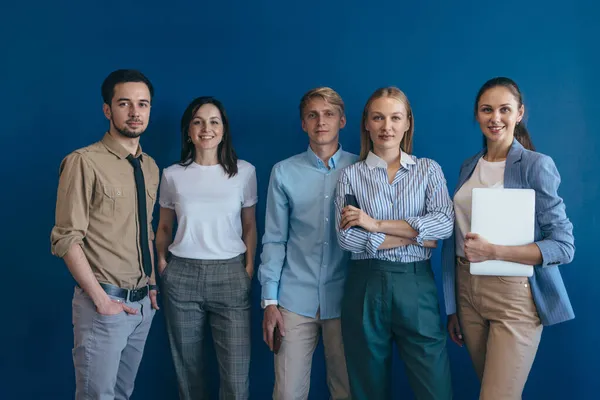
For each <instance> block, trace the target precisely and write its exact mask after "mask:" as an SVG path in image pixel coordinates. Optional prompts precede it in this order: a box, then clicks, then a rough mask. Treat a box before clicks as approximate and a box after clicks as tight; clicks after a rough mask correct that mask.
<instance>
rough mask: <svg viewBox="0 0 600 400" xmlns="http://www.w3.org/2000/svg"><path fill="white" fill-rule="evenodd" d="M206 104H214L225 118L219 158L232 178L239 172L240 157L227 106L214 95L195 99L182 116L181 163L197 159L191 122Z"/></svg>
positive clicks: (218, 152)
mask: <svg viewBox="0 0 600 400" xmlns="http://www.w3.org/2000/svg"><path fill="white" fill-rule="evenodd" d="M205 104H212V105H214V106H215V107H217V108H218V109H219V112H220V113H221V119H222V120H223V138H222V139H221V143H219V146H218V147H217V159H218V160H219V164H220V165H221V167H223V169H224V170H225V173H227V175H229V177H230V178H231V177H232V176H234V175H236V174H237V173H238V167H237V160H238V158H237V155H236V154H235V150H233V144H232V141H231V132H230V129H229V118H227V114H226V113H225V107H224V106H223V103H221V102H220V101H219V100H217V99H215V98H214V97H210V96H202V97H198V98H197V99H194V100H193V101H192V102H191V103H190V105H188V106H187V108H186V109H185V111H184V112H183V116H182V117H181V159H180V160H179V165H182V166H184V167H187V166H188V165H190V164H192V163H193V162H194V160H195V159H196V147H195V146H194V143H192V142H191V141H190V140H189V131H190V123H191V122H192V119H194V115H196V112H197V111H198V109H199V108H200V107H202V106H203V105H205Z"/></svg>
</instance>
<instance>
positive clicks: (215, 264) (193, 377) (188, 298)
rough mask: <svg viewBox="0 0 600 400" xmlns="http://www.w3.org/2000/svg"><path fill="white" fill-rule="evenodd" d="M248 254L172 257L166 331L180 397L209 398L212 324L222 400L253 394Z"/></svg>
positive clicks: (166, 283)
mask: <svg viewBox="0 0 600 400" xmlns="http://www.w3.org/2000/svg"><path fill="white" fill-rule="evenodd" d="M244 260H245V257H244V255H239V256H237V257H235V258H232V259H229V260H195V259H187V258H180V257H176V256H171V257H170V259H169V263H168V264H167V267H166V268H165V270H164V271H163V274H162V276H161V278H162V286H163V305H164V309H165V316H166V321H167V333H168V335H169V343H170V346H171V354H172V356H173V363H174V365H175V373H176V375H177V382H178V386H179V397H180V399H182V400H198V399H208V393H207V388H206V386H207V385H206V380H207V377H208V374H207V373H206V372H205V361H204V354H203V349H204V336H205V335H204V333H205V329H206V328H207V327H208V326H210V329H211V330H212V338H213V343H214V346H215V350H216V355H217V362H218V364H219V375H220V389H219V398H220V399H221V400H229V399H231V400H242V399H244V400H245V399H247V398H248V396H249V379H248V372H249V369H250V287H251V281H250V277H249V276H248V274H247V273H246V269H245V261H244Z"/></svg>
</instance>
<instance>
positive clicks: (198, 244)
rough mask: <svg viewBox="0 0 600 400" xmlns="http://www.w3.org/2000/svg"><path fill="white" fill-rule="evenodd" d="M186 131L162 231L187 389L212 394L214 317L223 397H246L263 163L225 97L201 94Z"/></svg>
mask: <svg viewBox="0 0 600 400" xmlns="http://www.w3.org/2000/svg"><path fill="white" fill-rule="evenodd" d="M181 134H182V137H181V138H182V150H181V160H180V161H179V163H178V164H175V165H172V166H170V167H168V168H166V169H165V170H164V172H163V177H162V182H161V188H160V206H161V208H160V222H159V224H158V230H157V234H156V248H157V253H158V271H159V275H160V276H161V278H162V279H161V280H162V284H163V286H162V289H163V301H164V307H165V316H166V320H167V331H168V334H169V341H170V344H171V353H172V355H173V362H174V365H175V372H176V374H177V381H178V384H179V395H180V398H181V399H182V400H183V399H185V400H187V399H204V398H207V397H206V376H207V374H206V373H205V372H204V360H203V349H204V346H203V339H204V330H205V328H206V325H207V324H209V325H210V327H211V330H212V336H213V341H214V345H215V350H216V355H217V359H218V363H219V373H220V382H221V384H220V393H219V398H220V399H247V398H248V387H249V385H248V371H249V366H250V298H249V293H250V285H251V280H252V274H253V271H254V252H255V250H256V217H255V204H256V202H257V195H256V172H255V169H254V167H253V166H252V165H251V164H249V163H247V162H246V161H242V160H238V159H237V156H236V154H235V152H234V150H233V146H232V143H231V133H230V128H229V121H228V119H227V115H226V113H225V109H224V108H223V105H222V104H221V102H219V101H218V100H216V99H214V98H212V97H199V98H197V99H195V100H194V101H193V102H192V103H191V104H190V105H189V106H188V107H187V109H186V110H185V112H184V113H183V117H182V118H181ZM175 219H177V232H176V234H175V238H174V239H173V235H172V231H173V224H174V222H175Z"/></svg>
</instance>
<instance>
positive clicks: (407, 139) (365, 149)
mask: <svg viewBox="0 0 600 400" xmlns="http://www.w3.org/2000/svg"><path fill="white" fill-rule="evenodd" d="M380 97H390V98H392V99H395V100H398V101H399V102H401V103H402V104H404V107H406V112H407V116H406V117H407V118H408V120H409V124H410V126H409V127H408V130H407V131H406V133H404V137H403V138H402V141H401V142H400V149H401V150H402V151H403V152H405V153H407V154H410V153H412V146H413V135H414V131H415V119H414V117H413V112H412V108H411V107H410V102H409V101H408V97H406V95H405V94H404V92H403V91H402V90H400V89H398V88H397V87H395V86H389V87H385V88H379V89H377V90H376V91H375V92H374V93H373V94H372V95H371V97H369V100H367V104H365V108H364V110H363V114H362V118H361V121H360V160H361V161H362V160H364V159H366V158H367V156H368V155H369V152H370V151H372V150H373V141H372V140H371V135H370V134H369V132H368V131H367V125H366V124H367V118H368V117H369V108H370V107H371V104H372V103H373V102H374V101H375V100H377V99H378V98H380Z"/></svg>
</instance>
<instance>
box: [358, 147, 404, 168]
mask: <svg viewBox="0 0 600 400" xmlns="http://www.w3.org/2000/svg"><path fill="white" fill-rule="evenodd" d="M365 163H367V166H368V167H369V169H375V168H384V169H387V167H388V165H387V163H386V162H385V161H384V160H382V159H381V158H380V157H378V156H376V155H375V153H373V152H372V151H370V152H369V155H368V156H367V159H366V160H365ZM413 164H416V163H415V161H414V160H413V159H412V157H411V156H409V155H408V154H406V153H405V152H403V151H400V165H402V166H403V167H404V168H406V169H408V166H409V165H413Z"/></svg>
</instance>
